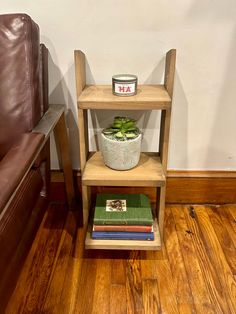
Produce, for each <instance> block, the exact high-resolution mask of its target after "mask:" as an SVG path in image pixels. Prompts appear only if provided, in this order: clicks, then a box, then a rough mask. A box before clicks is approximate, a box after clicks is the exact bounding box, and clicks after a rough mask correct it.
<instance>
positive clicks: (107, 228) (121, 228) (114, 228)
mask: <svg viewBox="0 0 236 314" xmlns="http://www.w3.org/2000/svg"><path fill="white" fill-rule="evenodd" d="M93 231H123V232H152V231H153V227H152V226H141V225H140V226H138V225H133V226H132V225H130V226H127V225H124V226H123V225H93Z"/></svg>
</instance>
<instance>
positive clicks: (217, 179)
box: [51, 170, 236, 204]
mask: <svg viewBox="0 0 236 314" xmlns="http://www.w3.org/2000/svg"><path fill="white" fill-rule="evenodd" d="M74 176H75V178H76V180H75V182H77V187H76V190H77V193H78V194H80V190H81V189H80V187H81V176H80V172H79V171H74ZM63 181H64V180H63V174H62V173H61V172H60V171H52V179H51V182H52V184H51V187H52V189H51V191H52V197H51V199H52V200H55V199H57V198H59V200H62V199H63V198H64V199H65V193H64V192H63ZM97 192H110V193H114V192H115V193H145V194H147V195H148V196H149V197H150V199H151V201H152V202H155V200H156V189H155V188H147V187H144V188H134V187H133V188H130V187H129V188H127V187H94V188H93V193H97ZM166 203H170V204H235V203H236V171H175V170H170V171H168V175H167V191H166Z"/></svg>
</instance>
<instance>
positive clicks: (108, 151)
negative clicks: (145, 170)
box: [101, 133, 142, 170]
mask: <svg viewBox="0 0 236 314" xmlns="http://www.w3.org/2000/svg"><path fill="white" fill-rule="evenodd" d="M141 140H142V134H139V136H138V137H136V138H135V139H133V140H128V141H116V140H112V139H109V138H107V137H106V136H105V135H104V134H103V133H101V151H102V156H103V160H104V163H105V165H107V166H108V167H110V168H112V169H115V170H128V169H131V168H134V167H135V166H136V165H137V164H138V162H139V158H140V152H141Z"/></svg>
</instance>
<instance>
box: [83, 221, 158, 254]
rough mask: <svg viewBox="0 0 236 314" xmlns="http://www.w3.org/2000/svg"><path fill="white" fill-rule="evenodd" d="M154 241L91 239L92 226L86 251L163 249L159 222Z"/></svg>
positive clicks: (155, 228) (88, 233) (89, 230)
mask: <svg viewBox="0 0 236 314" xmlns="http://www.w3.org/2000/svg"><path fill="white" fill-rule="evenodd" d="M153 229H154V241H140V240H96V239H92V238H91V230H92V226H91V225H89V226H88V230H87V234H86V240H85V248H86V249H101V250H145V251H146V250H153V251H158V250H160V249H161V238H160V232H159V227H158V224H157V221H156V220H155V222H154V225H153Z"/></svg>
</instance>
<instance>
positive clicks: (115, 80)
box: [112, 74, 138, 96]
mask: <svg viewBox="0 0 236 314" xmlns="http://www.w3.org/2000/svg"><path fill="white" fill-rule="evenodd" d="M137 83H138V77H137V76H136V75H132V74H118V75H114V76H112V92H113V94H114V95H117V96H133V95H135V94H137Z"/></svg>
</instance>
